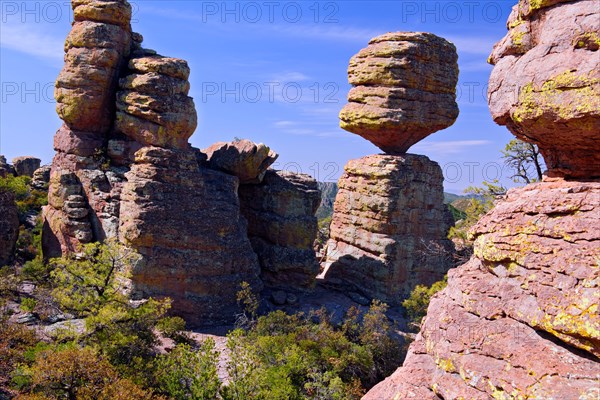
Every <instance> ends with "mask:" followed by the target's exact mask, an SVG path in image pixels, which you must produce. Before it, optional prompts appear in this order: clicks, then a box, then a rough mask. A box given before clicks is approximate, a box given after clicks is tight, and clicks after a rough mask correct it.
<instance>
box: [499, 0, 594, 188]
mask: <svg viewBox="0 0 600 400" xmlns="http://www.w3.org/2000/svg"><path fill="white" fill-rule="evenodd" d="M599 18H600V15H599V11H598V2H597V1H596V0H580V1H569V2H565V1H564V0H552V1H524V0H521V1H520V2H519V4H518V5H516V6H515V7H514V8H513V12H512V14H511V15H510V17H509V20H508V23H507V26H508V28H509V31H508V34H507V35H506V37H504V39H502V40H501V41H500V42H498V43H497V44H496V45H495V46H494V50H493V52H492V54H491V56H490V62H491V63H492V64H494V65H495V67H494V69H493V71H492V74H491V77H490V82H489V89H488V103H489V106H490V110H491V113H492V116H493V118H494V121H496V122H497V123H498V124H500V125H506V127H507V128H508V129H509V130H510V131H511V132H512V133H513V134H514V135H515V136H517V137H518V138H519V139H521V140H525V141H528V142H532V143H535V144H537V145H538V146H539V148H540V151H541V152H542V154H543V156H544V159H545V161H546V165H547V167H548V174H549V175H550V176H559V177H566V178H575V179H585V178H598V177H600V168H599V167H598V166H599V165H600V52H599V47H600V33H599V31H598V19H599Z"/></svg>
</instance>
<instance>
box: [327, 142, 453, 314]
mask: <svg viewBox="0 0 600 400" xmlns="http://www.w3.org/2000/svg"><path fill="white" fill-rule="evenodd" d="M442 182H443V176H442V170H441V168H440V167H439V165H438V164H437V163H435V162H433V161H430V160H429V159H428V158H427V157H425V156H419V155H414V154H406V155H404V156H391V155H373V156H367V157H363V158H359V159H356V160H351V161H349V162H348V164H346V166H345V167H344V174H343V175H342V177H341V178H340V180H339V182H338V193H337V196H336V200H335V204H334V213H333V218H332V221H331V226H330V240H329V241H328V243H327V260H326V263H325V280H326V281H329V282H330V283H331V284H335V285H338V286H341V287H345V288H349V289H352V290H355V291H358V292H360V293H362V294H363V295H366V296H368V297H370V298H375V299H380V300H382V301H385V302H387V303H389V304H392V305H396V304H399V303H400V302H401V300H402V299H403V298H405V297H406V296H407V295H408V294H409V293H410V290H411V289H412V288H414V286H415V285H417V284H426V285H430V284H432V283H433V282H436V281H438V280H440V279H442V278H443V276H444V274H445V273H446V271H447V270H448V268H450V264H449V259H448V255H449V253H450V252H451V251H452V244H451V242H450V241H449V240H448V239H447V238H446V235H447V234H448V229H449V228H450V226H451V224H452V217H451V215H449V211H448V210H447V208H446V207H445V206H444V205H443V187H442Z"/></svg>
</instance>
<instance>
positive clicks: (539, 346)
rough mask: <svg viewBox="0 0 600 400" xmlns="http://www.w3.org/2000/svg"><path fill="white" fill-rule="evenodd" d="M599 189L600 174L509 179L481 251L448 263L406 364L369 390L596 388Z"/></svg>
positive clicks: (458, 392)
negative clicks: (523, 182) (516, 184)
mask: <svg viewBox="0 0 600 400" xmlns="http://www.w3.org/2000/svg"><path fill="white" fill-rule="evenodd" d="M598 198H600V184H598V183H572V182H565V181H557V182H542V183H536V184H533V185H530V186H528V187H525V188H519V189H512V190H511V191H510V192H509V193H508V196H507V198H506V200H505V201H503V202H502V203H500V204H498V205H497V206H496V207H495V208H494V209H493V210H492V211H491V212H490V213H489V214H488V215H486V216H485V217H484V218H483V219H482V220H481V221H480V222H479V223H478V224H477V225H476V227H475V228H474V230H473V232H472V233H473V236H474V238H475V243H476V244H475V252H476V257H474V258H473V259H472V260H471V261H469V262H468V263H467V264H465V265H463V266H461V267H459V268H457V269H454V270H451V271H450V272H449V279H448V287H447V288H446V289H444V290H443V291H442V292H440V293H439V294H438V295H436V296H435V297H434V298H433V299H432V301H431V304H430V306H429V309H428V312H427V317H426V319H425V321H424V323H423V326H422V328H421V333H420V335H419V336H418V337H417V341H416V342H415V343H413V344H412V345H411V351H410V352H409V354H408V356H407V358H406V361H405V363H404V366H403V367H402V368H400V369H399V370H397V371H396V372H395V373H394V374H393V375H392V376H391V377H390V378H388V379H387V380H386V381H384V382H382V383H380V384H379V385H378V386H376V387H375V388H374V389H372V390H371V391H370V392H369V393H368V394H367V396H366V397H365V398H366V399H378V400H379V399H392V398H419V399H438V398H439V397H441V398H461V397H462V398H472V399H489V398H543V399H548V398H560V399H592V398H594V397H597V396H598V393H599V391H598V379H599V378H600V374H599V371H598V358H597V357H598V356H599V355H600V352H599V351H598V349H600V314H599V313H598V307H599V303H600V288H599V287H598V286H599V285H600V270H599V268H598V260H599V259H600V250H599V249H600V247H599V246H598V243H600V234H599V232H598V229H596V228H595V227H597V226H599V224H600V205H599V203H598V201H597V199H598ZM532 355H535V356H532ZM438 395H439V397H438ZM415 396H416V397H415Z"/></svg>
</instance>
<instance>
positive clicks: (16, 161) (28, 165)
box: [12, 156, 42, 178]
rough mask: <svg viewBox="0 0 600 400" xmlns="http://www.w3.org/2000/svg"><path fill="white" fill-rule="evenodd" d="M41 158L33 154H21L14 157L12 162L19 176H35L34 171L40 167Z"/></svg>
mask: <svg viewBox="0 0 600 400" xmlns="http://www.w3.org/2000/svg"><path fill="white" fill-rule="evenodd" d="M41 162H42V161H41V160H40V159H39V158H36V157H31V156H21V157H16V158H13V160H12V164H13V168H14V171H15V175H17V176H28V177H30V178H31V177H33V173H34V172H35V170H36V169H38V168H39V167H40V164H41Z"/></svg>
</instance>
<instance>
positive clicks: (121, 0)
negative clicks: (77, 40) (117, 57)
mask: <svg viewBox="0 0 600 400" xmlns="http://www.w3.org/2000/svg"><path fill="white" fill-rule="evenodd" d="M71 4H72V6H73V18H74V19H75V21H95V22H102V23H105V24H111V25H119V26H121V27H122V28H124V29H129V30H130V28H129V22H130V20H131V5H130V4H129V3H128V2H127V1H125V0H71Z"/></svg>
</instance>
